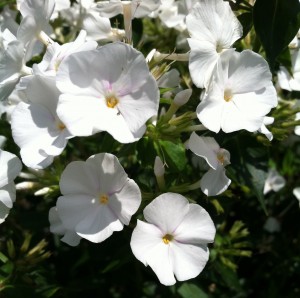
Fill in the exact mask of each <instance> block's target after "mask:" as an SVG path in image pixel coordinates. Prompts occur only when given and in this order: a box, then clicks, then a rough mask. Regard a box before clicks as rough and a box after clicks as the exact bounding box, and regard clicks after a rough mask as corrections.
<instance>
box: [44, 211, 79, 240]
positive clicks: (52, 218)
mask: <svg viewBox="0 0 300 298" xmlns="http://www.w3.org/2000/svg"><path fill="white" fill-rule="evenodd" d="M49 222H50V232H51V233H53V234H57V235H63V237H62V238H61V239H60V240H61V241H63V242H65V243H67V244H69V245H70V246H77V245H78V244H79V243H80V240H81V239H82V238H81V237H80V236H79V235H77V234H76V232H75V231H74V229H73V230H67V229H66V228H65V227H64V225H63V223H62V221H61V219H60V217H59V215H58V212H57V207H52V208H50V210H49Z"/></svg>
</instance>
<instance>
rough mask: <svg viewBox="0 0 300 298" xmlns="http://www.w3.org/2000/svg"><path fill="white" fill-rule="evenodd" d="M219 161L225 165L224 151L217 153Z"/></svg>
mask: <svg viewBox="0 0 300 298" xmlns="http://www.w3.org/2000/svg"><path fill="white" fill-rule="evenodd" d="M217 159H218V161H219V162H220V163H221V164H222V165H223V164H224V161H225V160H224V155H223V154H222V153H218V154H217Z"/></svg>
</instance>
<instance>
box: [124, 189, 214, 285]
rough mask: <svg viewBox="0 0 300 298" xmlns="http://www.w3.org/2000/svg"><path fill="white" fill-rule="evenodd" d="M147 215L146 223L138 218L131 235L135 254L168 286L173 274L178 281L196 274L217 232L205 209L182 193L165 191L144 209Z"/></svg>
mask: <svg viewBox="0 0 300 298" xmlns="http://www.w3.org/2000/svg"><path fill="white" fill-rule="evenodd" d="M144 217H145V220H146V221H147V222H144V221H141V220H138V222H137V226H136V227H135V229H134V230H133V233H132V237H131V242H130V246H131V249H132V252H133V254H134V255H135V257H136V258H137V259H138V260H139V261H141V262H142V263H143V264H144V265H145V266H148V265H149V266H150V267H151V268H152V270H153V271H154V272H155V274H156V275H157V277H158V279H159V281H160V282H161V283H162V284H164V285H167V286H170V285H173V284H175V282H176V280H175V277H174V275H175V276H176V279H177V280H179V281H184V280H187V279H191V278H194V277H196V276H197V275H198V274H199V273H200V272H201V271H202V270H203V268H204V267H205V265H206V263H207V261H208V257H209V250H208V247H207V244H208V243H211V242H213V241H214V237H215V232H216V230H215V226H214V223H213V221H212V220H211V218H210V216H209V214H208V213H207V212H206V210H205V209H203V208H202V207H201V206H199V205H197V204H189V202H188V200H187V199H186V198H185V197H183V196H182V195H179V194H175V193H165V194H162V195H160V196H158V197H157V198H156V199H154V200H153V201H152V202H151V203H150V204H149V205H148V206H147V207H146V208H145V209H144Z"/></svg>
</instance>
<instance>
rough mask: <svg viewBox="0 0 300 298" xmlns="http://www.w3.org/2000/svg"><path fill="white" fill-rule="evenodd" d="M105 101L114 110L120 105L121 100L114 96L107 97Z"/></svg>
mask: <svg viewBox="0 0 300 298" xmlns="http://www.w3.org/2000/svg"><path fill="white" fill-rule="evenodd" d="M105 99H106V105H107V106H108V107H109V108H112V109H113V108H114V107H115V106H116V105H117V104H118V103H119V99H118V98H117V97H116V96H115V95H114V94H110V95H107V96H106V98H105Z"/></svg>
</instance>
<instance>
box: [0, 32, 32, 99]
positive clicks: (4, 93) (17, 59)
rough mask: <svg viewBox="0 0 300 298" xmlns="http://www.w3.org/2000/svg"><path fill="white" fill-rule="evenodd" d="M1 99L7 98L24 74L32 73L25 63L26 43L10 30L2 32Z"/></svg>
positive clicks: (0, 55) (0, 60)
mask: <svg viewBox="0 0 300 298" xmlns="http://www.w3.org/2000/svg"><path fill="white" fill-rule="evenodd" d="M1 38H2V45H1V46H0V101H3V100H6V99H7V98H8V97H9V95H10V94H11V93H12V91H13V90H14V88H15V86H16V85H17V83H18V82H19V80H20V77H21V76H23V75H28V74H30V73H31V69H30V68H29V67H27V66H26V65H25V60H24V45H23V43H22V42H20V41H19V40H17V39H16V37H15V36H14V35H13V34H12V33H11V32H10V31H9V30H7V29H6V30H4V32H1Z"/></svg>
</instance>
